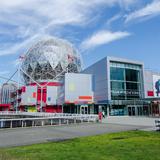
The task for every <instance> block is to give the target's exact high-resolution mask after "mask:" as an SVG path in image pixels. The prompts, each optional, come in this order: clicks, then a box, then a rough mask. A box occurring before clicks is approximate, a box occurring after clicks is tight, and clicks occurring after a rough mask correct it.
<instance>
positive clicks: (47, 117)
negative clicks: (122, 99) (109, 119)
mask: <svg viewBox="0 0 160 160" xmlns="http://www.w3.org/2000/svg"><path fill="white" fill-rule="evenodd" d="M0 115H8V116H9V115H11V116H12V115H19V116H22V115H23V116H34V118H14V119H13V118H12V119H0V128H16V127H22V128H23V127H35V126H45V125H50V126H52V125H69V124H76V123H85V122H87V123H89V122H99V119H98V115H93V114H91V115H89V114H68V113H39V112H37V113H35V112H33V113H32V112H0Z"/></svg>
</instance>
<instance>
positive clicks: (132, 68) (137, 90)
mask: <svg viewBox="0 0 160 160" xmlns="http://www.w3.org/2000/svg"><path fill="white" fill-rule="evenodd" d="M142 82H143V80H142V66H141V65H135V64H127V63H118V62H110V85H111V100H132V99H140V98H142V94H143V91H142V85H143V84H142Z"/></svg>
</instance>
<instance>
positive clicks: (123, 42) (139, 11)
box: [0, 0, 160, 83]
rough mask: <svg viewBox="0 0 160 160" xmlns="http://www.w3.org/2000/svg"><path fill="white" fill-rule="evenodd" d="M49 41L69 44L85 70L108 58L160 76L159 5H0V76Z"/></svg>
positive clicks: (58, 1) (82, 1) (49, 1)
mask: <svg viewBox="0 0 160 160" xmlns="http://www.w3.org/2000/svg"><path fill="white" fill-rule="evenodd" d="M48 35H51V36H57V37H60V38H64V39H67V40H69V41H70V42H71V43H73V44H74V46H75V47H76V48H77V49H78V50H79V52H80V53H81V55H82V57H83V63H84V67H87V66H89V65H91V64H93V63H94V62H96V61H97V60H99V59H101V58H103V57H105V56H107V55H108V56H117V57H122V58H123V57H124V58H128V59H133V60H139V61H143V62H144V63H145V68H150V69H152V70H155V71H160V63H159V61H160V0H90V1H89V0H14V1H11V0H5V1H4V0H0V76H4V77H9V76H10V75H12V73H13V72H14V71H15V70H16V68H17V59H18V57H19V55H23V54H24V53H25V52H26V51H27V49H28V48H29V47H30V46H31V44H32V43H34V42H35V41H36V40H38V39H39V38H41V37H43V36H48ZM0 83H2V80H0Z"/></svg>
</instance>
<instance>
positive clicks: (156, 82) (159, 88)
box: [153, 75, 160, 97]
mask: <svg viewBox="0 0 160 160" xmlns="http://www.w3.org/2000/svg"><path fill="white" fill-rule="evenodd" d="M153 90H154V96H155V97H160V76H158V75H153Z"/></svg>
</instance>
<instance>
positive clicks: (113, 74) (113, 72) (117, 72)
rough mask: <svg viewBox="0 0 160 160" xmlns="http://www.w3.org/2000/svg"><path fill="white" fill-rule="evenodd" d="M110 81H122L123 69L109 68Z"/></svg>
mask: <svg viewBox="0 0 160 160" xmlns="http://www.w3.org/2000/svg"><path fill="white" fill-rule="evenodd" d="M110 78H111V80H124V69H123V68H115V67H111V68H110Z"/></svg>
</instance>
